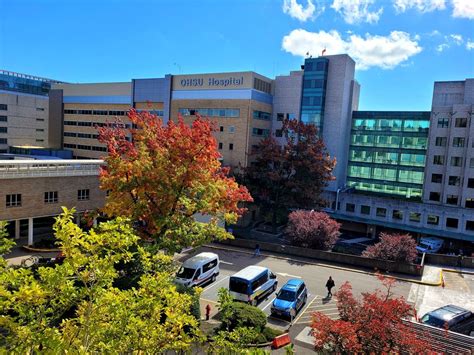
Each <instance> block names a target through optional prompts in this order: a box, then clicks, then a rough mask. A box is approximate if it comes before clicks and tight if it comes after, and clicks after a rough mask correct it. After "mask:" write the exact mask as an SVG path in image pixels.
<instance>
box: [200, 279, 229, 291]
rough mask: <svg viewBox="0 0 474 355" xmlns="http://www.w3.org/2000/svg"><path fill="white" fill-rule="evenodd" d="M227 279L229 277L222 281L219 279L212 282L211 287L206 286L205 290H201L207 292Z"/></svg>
mask: <svg viewBox="0 0 474 355" xmlns="http://www.w3.org/2000/svg"><path fill="white" fill-rule="evenodd" d="M228 278H229V276H226V277H224V278H223V279H220V280H219V281H215V282H213V283H212V284H211V285H209V286H207V287H206V288H205V289H203V290H202V292H204V291H207V290H209V289H211V288H213V287H214V286H216V285H217V284H218V283H219V282H222V281H224V280H227V279H228Z"/></svg>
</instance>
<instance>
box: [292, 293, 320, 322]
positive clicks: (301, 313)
mask: <svg viewBox="0 0 474 355" xmlns="http://www.w3.org/2000/svg"><path fill="white" fill-rule="evenodd" d="M316 298H318V295H316V296H314V298H313V299H312V300H311V301H310V302H309V303H308V304H307V305H306V307H305V308H304V309H302V310H301V312H300V314H299V315H298V317H296V319H295V320H294V321H293V324H296V322H298V320H299V319H300V318H301V316H302V315H303V314H304V312H306V310H307V309H308V307H309V306H311V303H313V302H314V301H315V300H316Z"/></svg>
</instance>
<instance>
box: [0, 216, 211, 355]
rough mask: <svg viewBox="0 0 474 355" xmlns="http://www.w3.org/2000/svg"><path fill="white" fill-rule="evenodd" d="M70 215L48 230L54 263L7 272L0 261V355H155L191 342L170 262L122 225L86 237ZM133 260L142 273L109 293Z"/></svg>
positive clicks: (186, 298)
mask: <svg viewBox="0 0 474 355" xmlns="http://www.w3.org/2000/svg"><path fill="white" fill-rule="evenodd" d="M73 213H74V210H67V209H65V211H64V213H63V214H62V215H61V217H60V218H58V219H57V221H56V223H55V226H54V230H55V233H56V237H57V239H58V243H59V244H60V247H61V250H62V252H63V254H64V255H65V259H64V262H63V263H62V264H61V265H56V266H55V267H39V268H38V269H36V270H33V269H26V268H15V267H11V266H7V265H6V264H5V263H4V262H3V258H0V259H2V263H0V268H1V269H0V329H1V331H0V352H5V353H10V352H15V353H53V354H56V353H64V352H70V353H84V354H88V353H104V352H105V353H110V352H112V353H132V352H136V353H156V352H166V351H167V350H174V351H187V350H189V349H190V346H191V345H192V344H195V343H199V342H200V341H201V339H202V338H201V334H200V330H199V321H198V319H196V318H195V317H194V316H193V315H192V309H191V308H192V304H193V302H194V300H193V297H192V296H191V295H188V294H180V293H178V292H177V289H176V287H175V286H174V284H173V282H172V272H171V270H174V266H173V260H172V258H171V257H170V256H166V255H164V254H162V253H161V254H159V253H154V252H153V253H150V252H148V251H147V250H146V249H144V248H143V247H141V246H140V245H139V244H138V241H139V239H140V238H139V237H138V236H136V235H135V234H134V231H133V229H132V227H131V225H130V223H129V221H127V220H126V219H123V218H117V219H115V220H112V221H109V222H106V223H101V224H100V225H99V226H98V228H94V229H92V230H91V231H89V232H87V233H86V232H84V231H83V230H81V229H80V228H79V227H78V226H77V225H75V224H74V223H73V222H72V221H73ZM4 243H5V239H4V238H2V239H0V246H1V245H4ZM0 250H2V248H1V247H0ZM134 258H139V259H140V260H141V265H142V268H143V274H142V276H141V278H140V280H139V282H138V285H137V287H135V288H129V289H125V290H124V289H119V288H117V287H114V281H115V280H116V279H117V278H118V277H119V271H118V270H117V269H116V265H117V264H118V263H121V262H125V263H126V262H130V261H132V260H133V259H134Z"/></svg>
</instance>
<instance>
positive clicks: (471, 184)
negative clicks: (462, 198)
mask: <svg viewBox="0 0 474 355" xmlns="http://www.w3.org/2000/svg"><path fill="white" fill-rule="evenodd" d="M467 187H468V188H470V189H474V179H473V178H469V179H467Z"/></svg>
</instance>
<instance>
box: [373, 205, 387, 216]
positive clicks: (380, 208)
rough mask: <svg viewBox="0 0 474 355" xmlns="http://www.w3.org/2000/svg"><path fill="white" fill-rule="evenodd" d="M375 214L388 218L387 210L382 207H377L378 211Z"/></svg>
mask: <svg viewBox="0 0 474 355" xmlns="http://www.w3.org/2000/svg"><path fill="white" fill-rule="evenodd" d="M375 214H376V215H377V217H386V216H387V209H386V208H382V207H377V209H376V210H375Z"/></svg>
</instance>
